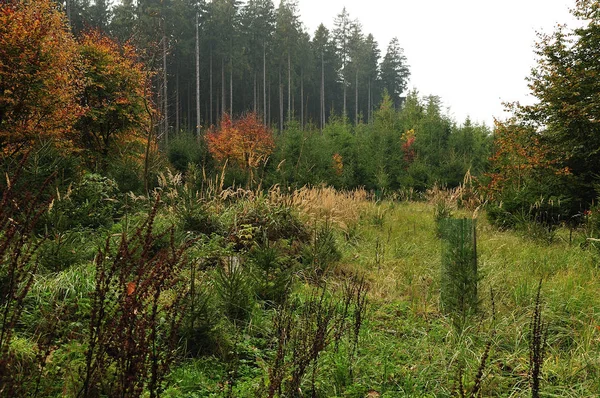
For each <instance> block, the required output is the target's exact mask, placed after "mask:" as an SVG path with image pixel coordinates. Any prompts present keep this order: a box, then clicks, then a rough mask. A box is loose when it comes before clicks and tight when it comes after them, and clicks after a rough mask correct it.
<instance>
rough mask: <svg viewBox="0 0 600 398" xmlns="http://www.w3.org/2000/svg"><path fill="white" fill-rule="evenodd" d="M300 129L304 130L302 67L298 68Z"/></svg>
mask: <svg viewBox="0 0 600 398" xmlns="http://www.w3.org/2000/svg"><path fill="white" fill-rule="evenodd" d="M300 130H304V68H302V69H301V70H300Z"/></svg>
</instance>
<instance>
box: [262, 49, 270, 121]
mask: <svg viewBox="0 0 600 398" xmlns="http://www.w3.org/2000/svg"><path fill="white" fill-rule="evenodd" d="M263 106H264V109H263V112H264V121H263V123H264V124H265V126H266V125H267V124H268V120H269V119H267V43H266V42H263Z"/></svg>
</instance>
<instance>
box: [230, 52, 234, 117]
mask: <svg viewBox="0 0 600 398" xmlns="http://www.w3.org/2000/svg"><path fill="white" fill-rule="evenodd" d="M229 114H230V115H231V116H233V56H232V57H231V58H229Z"/></svg>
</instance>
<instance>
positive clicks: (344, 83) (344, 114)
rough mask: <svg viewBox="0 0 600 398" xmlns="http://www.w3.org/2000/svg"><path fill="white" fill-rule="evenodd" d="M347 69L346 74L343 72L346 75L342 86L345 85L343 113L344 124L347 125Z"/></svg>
mask: <svg viewBox="0 0 600 398" xmlns="http://www.w3.org/2000/svg"><path fill="white" fill-rule="evenodd" d="M345 69H346V68H345V67H344V72H343V73H344V79H343V82H342V84H343V85H344V113H343V116H344V123H346V115H347V113H346V74H345V72H346V70H345Z"/></svg>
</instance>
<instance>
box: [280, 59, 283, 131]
mask: <svg viewBox="0 0 600 398" xmlns="http://www.w3.org/2000/svg"><path fill="white" fill-rule="evenodd" d="M282 131H283V83H282V82H281V66H280V67H279V132H280V133H281V132H282Z"/></svg>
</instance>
